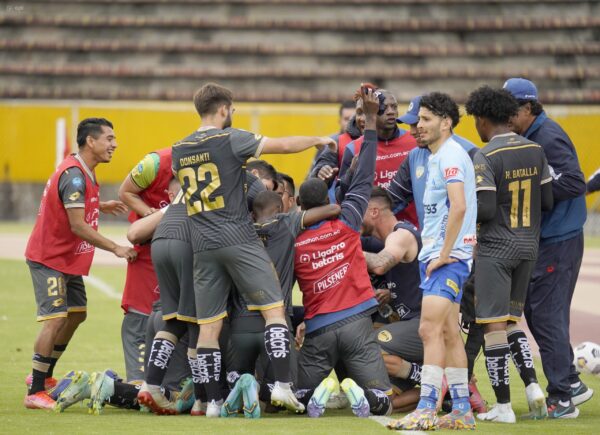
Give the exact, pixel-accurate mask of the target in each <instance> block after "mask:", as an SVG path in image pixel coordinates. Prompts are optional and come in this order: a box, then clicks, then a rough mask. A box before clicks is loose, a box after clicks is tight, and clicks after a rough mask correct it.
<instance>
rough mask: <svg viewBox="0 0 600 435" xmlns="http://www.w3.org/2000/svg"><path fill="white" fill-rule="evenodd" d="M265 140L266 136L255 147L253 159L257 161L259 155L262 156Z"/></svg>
mask: <svg viewBox="0 0 600 435" xmlns="http://www.w3.org/2000/svg"><path fill="white" fill-rule="evenodd" d="M266 140H267V137H266V136H263V138H262V139H261V140H260V143H259V144H258V147H256V152H255V153H254V158H255V159H258V158H259V157H260V155H261V154H262V150H263V148H264V146H265V141H266Z"/></svg>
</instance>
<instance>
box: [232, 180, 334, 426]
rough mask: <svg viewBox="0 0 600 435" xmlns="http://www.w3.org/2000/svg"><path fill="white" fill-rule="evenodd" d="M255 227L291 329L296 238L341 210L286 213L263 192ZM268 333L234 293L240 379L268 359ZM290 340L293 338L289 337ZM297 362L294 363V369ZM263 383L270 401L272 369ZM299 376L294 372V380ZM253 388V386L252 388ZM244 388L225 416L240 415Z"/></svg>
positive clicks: (236, 361)
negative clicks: (279, 288)
mask: <svg viewBox="0 0 600 435" xmlns="http://www.w3.org/2000/svg"><path fill="white" fill-rule="evenodd" d="M253 206H254V209H253V212H252V214H253V215H254V220H255V223H254V227H255V229H256V232H257V234H258V236H259V238H260V239H261V240H262V242H263V244H264V245H265V248H266V250H267V253H268V254H269V257H270V258H271V260H272V261H273V264H274V266H275V271H276V272H277V275H278V276H279V280H280V282H281V288H282V291H283V300H284V302H285V309H286V321H287V322H288V326H290V325H291V320H290V319H289V317H291V316H292V314H293V313H292V288H293V286H294V252H295V249H294V243H295V240H296V237H297V236H298V235H299V234H300V233H301V232H302V231H304V229H305V228H307V227H309V226H311V225H313V224H315V223H317V222H321V221H323V220H325V219H329V218H333V217H336V216H337V215H338V214H339V212H340V208H339V206H337V205H324V206H322V207H316V208H313V209H310V210H307V211H294V212H291V213H282V210H283V202H282V199H281V197H280V196H279V195H278V194H277V193H275V192H270V191H266V192H261V193H260V194H258V196H257V197H256V199H255V201H254V204H253ZM264 329H265V321H264V319H263V318H262V316H261V315H260V314H259V313H256V312H255V311H249V310H248V307H247V304H246V303H245V302H244V299H243V298H242V297H241V296H240V295H239V293H238V292H236V293H234V297H233V302H232V307H231V344H232V352H233V354H234V355H235V356H234V357H233V358H232V363H231V368H232V371H233V372H236V373H237V374H238V375H239V374H243V373H249V374H254V372H255V363H256V361H257V359H258V358H259V357H260V360H261V361H262V362H265V361H267V362H268V358H264V356H265V355H263V353H264V352H265V346H264V340H263V338H262V335H263V331H264ZM289 339H290V340H293V337H292V336H291V334H290V336H289ZM295 362H297V361H294V360H293V361H292V365H293V364H294V363H295ZM262 369H263V370H262V374H263V380H262V383H261V384H262V385H261V393H262V394H261V399H262V400H268V398H267V397H268V396H266V392H267V391H268V389H267V388H266V386H267V384H268V383H269V382H268V381H269V380H271V379H272V373H270V372H271V371H272V370H270V366H269V365H267V366H266V367H262ZM296 372H297V370H296V368H295V367H293V368H292V379H295V378H296V376H295V375H294V374H295V373H296ZM248 385H249V384H248ZM242 390H243V389H242V388H234V389H233V391H232V392H231V394H230V396H229V397H228V398H227V400H226V401H225V403H224V406H223V408H222V410H223V411H222V414H221V415H222V416H224V417H229V416H235V415H236V414H237V412H238V411H239V408H240V406H239V405H240V404H241V400H240V396H239V394H240V393H241V392H242ZM252 405H253V404H246V403H244V409H246V410H248V409H256V408H255V407H253V406H252Z"/></svg>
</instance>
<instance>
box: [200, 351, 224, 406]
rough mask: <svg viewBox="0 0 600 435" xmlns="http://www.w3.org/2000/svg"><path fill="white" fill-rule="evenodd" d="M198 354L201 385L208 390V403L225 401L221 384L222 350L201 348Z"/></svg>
mask: <svg viewBox="0 0 600 435" xmlns="http://www.w3.org/2000/svg"><path fill="white" fill-rule="evenodd" d="M196 352H197V353H198V357H197V358H198V373H199V375H200V384H202V385H203V386H204V388H205V389H206V400H207V402H210V401H212V400H214V401H215V402H218V401H219V400H223V391H222V389H221V384H220V382H219V380H220V378H221V350H220V349H214V348H206V347H199V348H198V349H196Z"/></svg>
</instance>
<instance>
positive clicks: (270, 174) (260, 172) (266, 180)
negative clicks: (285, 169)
mask: <svg viewBox="0 0 600 435" xmlns="http://www.w3.org/2000/svg"><path fill="white" fill-rule="evenodd" d="M246 170H247V171H248V172H250V173H251V174H253V175H254V176H255V177H258V178H260V181H262V184H264V186H265V188H266V189H267V190H276V189H277V171H276V170H275V168H274V167H273V165H271V164H270V163H267V162H265V161H264V160H252V161H249V162H248V163H246Z"/></svg>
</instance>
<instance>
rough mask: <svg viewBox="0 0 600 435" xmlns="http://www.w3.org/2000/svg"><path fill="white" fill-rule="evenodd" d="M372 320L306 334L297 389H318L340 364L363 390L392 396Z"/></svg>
mask: <svg viewBox="0 0 600 435" xmlns="http://www.w3.org/2000/svg"><path fill="white" fill-rule="evenodd" d="M375 336H376V331H375V330H374V329H373V323H372V322H371V318H370V317H361V318H359V319H357V320H355V321H353V322H350V323H348V324H345V325H342V326H340V327H339V328H336V329H333V330H328V331H326V332H323V333H318V334H314V333H313V334H307V335H306V338H305V339H304V344H303V345H302V348H301V349H300V360H299V364H298V388H300V389H315V388H317V386H318V385H319V384H320V383H321V381H322V380H323V379H325V378H326V377H327V376H329V373H331V370H332V369H333V368H334V367H335V366H336V365H337V363H338V361H341V362H342V363H343V365H344V367H345V369H346V374H347V376H348V377H350V378H352V379H354V381H355V382H356V383H357V384H358V385H359V386H361V387H362V388H368V389H375V390H380V391H383V392H385V393H386V394H391V393H392V387H391V385H390V379H389V377H388V374H387V371H386V369H385V364H384V363H383V356H382V355H381V348H380V347H379V345H378V344H377V340H376V339H375Z"/></svg>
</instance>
